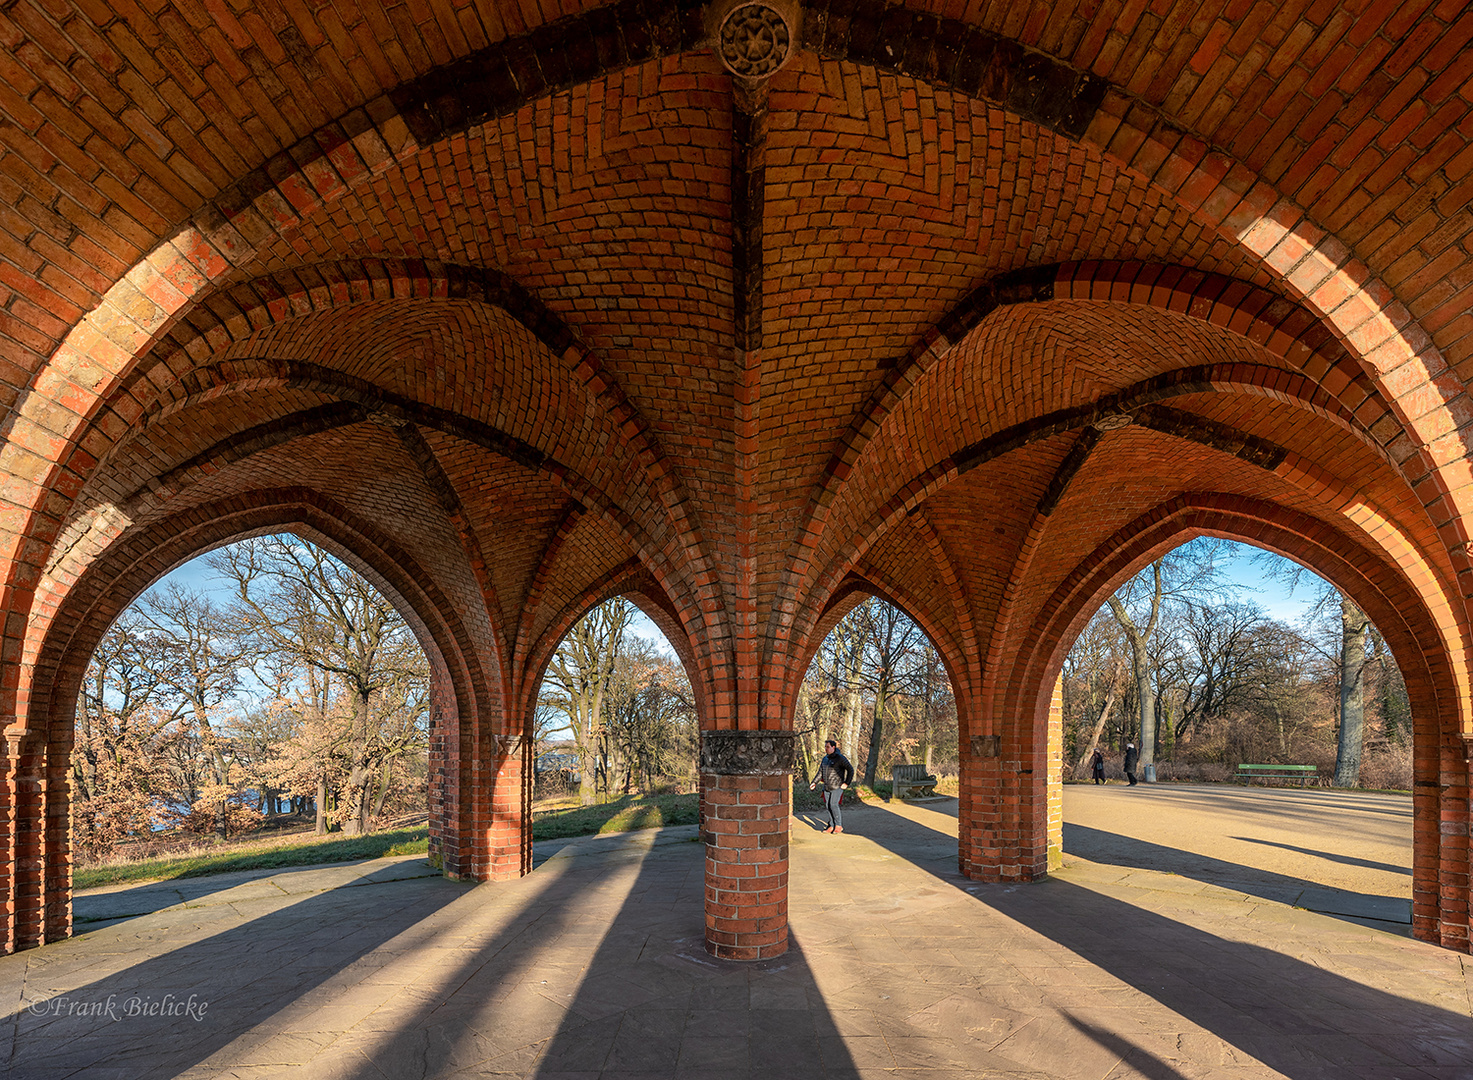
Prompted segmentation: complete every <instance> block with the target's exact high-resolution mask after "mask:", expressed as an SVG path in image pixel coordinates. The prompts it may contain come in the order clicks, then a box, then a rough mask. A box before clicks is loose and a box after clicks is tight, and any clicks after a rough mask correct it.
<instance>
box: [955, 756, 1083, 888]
mask: <svg viewBox="0 0 1473 1080" xmlns="http://www.w3.org/2000/svg"><path fill="white" fill-rule="evenodd" d="M1040 749H1041V748H1040ZM968 750H969V751H970V753H967V754H964V755H963V757H962V762H961V766H962V777H961V798H960V800H959V801H960V803H961V805H960V807H959V813H958V821H957V865H958V868H959V869H960V871H961V872H962V873H963V874H965V875H966V876H967V877H969V878H972V879H973V880H975V881H1037V880H1039V879H1041V878H1044V877H1046V876H1048V867H1049V816H1048V791H1047V780H1046V777H1045V776H1044V775H1043V771H1044V769H1045V768H1046V761H1047V755H1046V754H1043V753H1041V752H1040V753H1034V754H1031V755H1025V752H1024V750H1023V749H1022V748H1011V747H1009V746H1008V744H1007V743H1005V742H1004V741H1003V739H1002V738H1001V737H1000V736H997V735H973V736H972V737H971V739H970V740H969V744H968ZM1061 828H1062V827H1061ZM1060 835H1061V837H1062V832H1061V834H1060Z"/></svg>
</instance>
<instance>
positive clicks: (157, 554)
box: [11, 489, 530, 948]
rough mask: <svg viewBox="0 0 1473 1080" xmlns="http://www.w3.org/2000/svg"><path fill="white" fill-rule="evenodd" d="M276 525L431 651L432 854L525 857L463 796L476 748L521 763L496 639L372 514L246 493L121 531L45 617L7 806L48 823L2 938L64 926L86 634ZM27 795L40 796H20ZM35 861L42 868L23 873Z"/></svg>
mask: <svg viewBox="0 0 1473 1080" xmlns="http://www.w3.org/2000/svg"><path fill="white" fill-rule="evenodd" d="M275 532H293V533H296V534H298V535H300V536H302V537H303V538H304V539H307V540H310V541H312V542H313V543H316V544H319V545H320V546H323V547H325V548H327V549H328V550H329V551H330V552H331V553H332V554H334V555H335V556H336V557H338V558H340V559H342V560H343V561H344V562H346V563H347V564H348V565H350V566H352V567H353V569H355V570H356V571H357V572H359V573H361V574H363V575H364V576H366V577H367V578H368V579H369V580H370V581H371V582H372V583H373V585H374V587H375V588H377V589H378V590H379V591H380V592H382V593H383V594H384V595H385V596H386V597H388V598H389V599H390V601H391V602H392V603H393V604H394V606H395V607H396V608H397V609H398V610H399V612H400V614H401V615H402V616H404V618H405V619H406V621H407V622H408V623H409V625H410V627H411V629H412V630H413V631H414V633H415V636H416V638H417V639H418V640H419V642H420V644H421V646H422V647H423V648H424V650H425V653H426V655H427V656H428V657H429V660H430V668H431V673H432V699H433V710H434V715H435V732H434V734H433V735H432V748H431V757H432V761H436V762H438V763H440V771H441V780H440V782H439V783H438V784H432V791H431V795H430V801H431V820H432V828H431V832H432V848H433V854H435V855H436V856H437V857H439V858H440V859H441V860H442V861H443V862H444V864H445V866H446V868H447V870H448V871H449V872H451V873H453V874H457V875H463V876H478V875H481V874H484V869H483V868H484V867H486V866H487V865H488V861H489V863H490V864H491V865H495V864H496V863H498V861H500V862H505V861H506V860H507V859H508V858H511V859H512V860H513V861H514V863H515V864H516V865H520V864H521V862H522V861H524V859H523V856H522V854H521V853H520V849H521V848H523V847H526V846H528V845H529V844H530V834H528V836H527V837H521V836H517V837H514V838H512V842H513V843H514V850H513V851H512V852H510V853H508V852H501V851H489V850H488V849H487V842H488V837H487V830H488V825H489V820H488V819H487V817H486V813H485V808H484V807H482V806H480V805H479V804H478V802H477V801H476V799H475V798H474V787H475V785H476V784H477V779H476V773H477V772H478V771H479V770H478V769H477V767H476V765H475V763H476V762H477V761H480V760H483V759H484V760H485V761H486V762H487V763H488V764H491V765H493V775H495V776H496V777H498V781H497V782H498V783H505V782H508V778H509V775H510V773H511V772H517V770H518V769H519V768H520V763H519V762H518V761H516V760H513V761H511V762H508V761H507V760H506V757H507V754H506V753H505V744H506V740H505V736H506V735H507V734H510V733H508V732H506V731H503V730H502V729H503V726H504V723H505V718H504V717H503V715H502V710H501V708H500V697H499V695H498V694H497V692H496V687H497V684H498V683H499V682H500V674H499V671H498V669H499V668H500V667H502V666H504V664H505V659H506V658H504V657H503V656H501V655H500V653H499V652H498V650H496V649H495V648H494V645H493V643H488V642H484V641H479V640H477V639H476V634H475V632H474V631H473V630H472V629H471V628H469V627H467V626H466V625H465V624H464V623H463V622H462V621H461V620H460V619H459V617H458V616H457V615H456V614H455V606H454V604H453V603H451V602H450V600H449V599H448V598H447V597H445V596H444V595H443V594H442V593H441V591H440V589H439V586H438V585H437V584H436V582H435V578H434V576H433V575H432V574H431V573H430V572H429V570H427V569H426V568H424V567H423V566H421V565H419V564H418V562H417V561H416V560H415V558H414V557H413V556H412V555H410V553H408V552H406V551H404V550H403V549H402V548H401V547H399V546H398V545H397V544H396V543H394V541H393V540H392V539H391V538H389V537H388V536H386V535H385V534H383V533H382V532H381V531H380V530H378V529H377V528H375V527H374V526H373V525H371V524H370V523H368V522H365V521H362V520H359V519H357V518H356V517H355V516H354V515H353V514H351V513H349V512H348V511H346V510H345V509H344V508H342V507H341V506H337V505H335V504H334V503H333V502H332V501H331V500H329V499H326V498H324V497H322V496H321V495H319V494H318V493H316V492H313V491H309V490H306V489H299V490H295V491H291V490H280V489H278V490H275V491H269V492H254V493H246V494H243V495H241V496H239V497H236V498H233V499H231V500H229V501H227V502H225V503H222V504H217V505H211V506H202V507H198V508H195V509H194V510H192V511H190V512H188V513H186V514H182V515H179V516H176V517H174V518H171V519H167V520H164V521H160V522H157V523H155V524H153V525H152V526H150V527H147V528H142V529H137V530H132V531H129V532H125V533H124V534H123V535H122V536H121V537H120V538H119V539H118V541H117V542H116V543H114V544H112V545H111V546H110V547H109V548H108V550H107V552H106V553H105V554H104V555H103V557H102V558H100V559H98V560H97V561H95V562H94V563H92V564H91V565H90V566H89V567H88V568H87V570H86V571H85V572H84V573H83V574H82V576H81V578H80V579H79V580H78V582H77V583H76V585H75V587H74V588H72V589H71V590H70V591H69V592H68V594H67V596H66V597H65V599H64V600H63V601H62V602H61V604H60V605H59V606H58V608H57V611H56V613H55V617H54V618H53V619H52V620H50V623H49V627H48V631H47V633H46V634H45V636H44V638H43V639H42V641H41V643H40V646H39V648H38V653H37V657H36V659H35V661H34V670H35V672H36V674H37V676H38V678H37V681H36V682H35V683H34V687H35V689H34V690H33V692H32V695H31V700H30V701H29V703H28V704H29V706H30V707H29V708H28V709H27V712H26V718H27V721H28V723H27V726H26V727H25V728H24V729H21V730H20V731H14V730H12V733H11V738H12V743H13V744H16V748H17V749H19V750H20V751H21V755H20V761H19V762H18V765H19V768H20V771H21V772H22V774H23V775H24V774H26V773H27V772H29V773H30V774H31V775H34V776H35V777H36V783H35V784H34V786H33V787H32V788H29V789H27V788H26V787H24V786H23V787H22V789H21V792H20V797H21V799H22V800H23V801H22V802H21V804H20V805H18V806H17V808H16V810H17V812H18V813H22V814H24V813H26V812H27V811H30V812H31V813H33V814H35V815H36V816H37V817H38V818H42V819H44V820H45V821H46V822H47V827H46V829H45V831H44V832H42V831H39V830H38V831H35V832H28V833H20V834H17V835H16V837H15V839H14V841H13V842H14V844H15V846H16V851H15V852H14V862H13V865H14V866H15V867H16V871H15V876H14V878H13V880H12V882H11V887H12V894H13V895H14V896H15V897H16V903H17V920H16V931H15V939H14V942H13V947H15V948H24V947H27V946H28V945H33V944H38V943H39V942H41V941H43V940H44V941H53V940H57V939H58V938H61V937H65V936H67V935H68V934H69V933H70V931H71V906H70V905H71V877H70V865H69V859H68V858H67V853H68V851H69V838H68V826H67V823H66V814H67V808H68V796H67V787H68V777H69V774H70V757H69V755H70V752H71V747H72V738H73V730H72V723H73V711H74V709H75V706H76V700H77V694H78V692H79V689H80V685H81V680H82V678H83V675H84V673H85V671H86V667H87V664H88V663H89V661H90V660H91V657H92V652H93V651H94V649H95V648H96V646H97V643H98V642H99V641H100V640H101V638H102V636H103V634H104V633H106V631H107V629H108V627H109V626H111V625H112V623H113V621H114V620H115V619H116V618H117V617H118V616H119V615H120V614H121V613H122V612H123V611H124V609H125V608H127V606H128V605H129V604H131V603H132V602H133V601H134V600H135V599H136V598H137V597H138V596H139V595H140V594H141V593H143V592H144V591H145V590H146V589H147V588H148V586H149V585H151V584H152V583H153V582H155V581H156V580H157V579H158V578H159V577H161V576H163V575H164V574H167V573H168V572H169V571H170V570H172V569H174V568H175V567H177V566H180V565H182V564H183V563H185V562H188V561H189V560H190V559H193V558H196V557H198V556H199V555H201V554H204V553H206V552H208V551H210V550H213V549H214V548H217V547H220V546H223V545H225V544H228V543H231V542H234V541H236V540H241V539H244V538H246V537H249V536H257V535H262V534H265V533H275ZM488 646H492V647H488ZM498 740H501V741H500V742H498ZM508 765H511V766H512V768H511V769H510V770H509V769H508V767H507V766H508ZM28 798H29V799H34V800H35V801H36V802H37V803H39V805H38V806H35V807H32V806H28V805H26V803H25V801H24V800H25V799H28ZM503 839H506V838H503ZM31 848H34V850H30V849H31ZM43 867H44V871H42V868H43ZM38 871H42V872H43V873H44V877H43V878H36V879H34V880H33V879H32V876H31V875H33V874H35V873H36V872H38Z"/></svg>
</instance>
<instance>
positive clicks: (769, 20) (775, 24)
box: [716, 4, 793, 82]
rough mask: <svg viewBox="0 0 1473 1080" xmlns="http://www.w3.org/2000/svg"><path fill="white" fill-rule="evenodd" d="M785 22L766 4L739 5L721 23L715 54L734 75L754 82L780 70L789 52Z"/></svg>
mask: <svg viewBox="0 0 1473 1080" xmlns="http://www.w3.org/2000/svg"><path fill="white" fill-rule="evenodd" d="M792 40H793V35H792V31H791V28H790V27H789V24H788V19H787V18H786V17H785V16H784V15H783V13H782V12H781V11H779V10H778V9H777V8H776V7H772V6H769V5H768V4H740V5H738V6H737V7H734V8H732V9H731V11H729V12H728V13H727V15H726V17H725V18H724V19H722V20H721V28H720V30H719V32H718V40H717V45H716V48H717V52H719V53H720V54H721V62H722V63H723V64H725V65H726V69H727V70H728V71H730V72H731V73H732V74H733V75H735V76H737V77H738V78H741V79H748V80H750V81H753V82H758V81H761V80H762V79H766V78H768V77H769V76H771V75H772V74H773V73H774V72H775V71H777V69H778V68H780V67H782V66H783V63H784V62H785V61H786V60H787V58H788V55H789V53H790V52H791V48H792Z"/></svg>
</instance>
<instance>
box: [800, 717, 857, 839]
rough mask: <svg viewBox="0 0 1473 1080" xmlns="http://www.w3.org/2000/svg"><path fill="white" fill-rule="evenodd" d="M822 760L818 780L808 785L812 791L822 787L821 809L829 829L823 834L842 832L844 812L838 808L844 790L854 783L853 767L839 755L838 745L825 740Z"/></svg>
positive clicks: (846, 759)
mask: <svg viewBox="0 0 1473 1080" xmlns="http://www.w3.org/2000/svg"><path fill="white" fill-rule="evenodd" d="M823 749H824V755H823V760H822V761H820V762H819V763H818V779H817V780H815V781H814V782H813V783H811V784H809V785H808V790H810V791H812V790H813V789H814V788H817V787H818V786H820V785H822V786H823V807H824V809H825V810H827V811H828V812H829V827H828V828H827V829H825V830H824V832H831V833H841V832H843V831H844V811H843V809H842V808H841V807H840V806H839V803H840V800H842V799H843V798H844V789H845V788H847V787H848V786H849V785H850V784H852V783H853V782H854V766H853V765H851V764H849V759H848V758H846V757H845V756H844V755H843V754H841V753H839V744H838V743H836V742H834V740H833V739H826V740H825V741H824V744H823Z"/></svg>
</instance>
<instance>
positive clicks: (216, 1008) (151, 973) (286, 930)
mask: <svg viewBox="0 0 1473 1080" xmlns="http://www.w3.org/2000/svg"><path fill="white" fill-rule="evenodd" d="M468 891H469V887H468V886H465V885H462V884H459V883H456V882H452V881H447V880H445V879H443V878H427V879H422V880H418V881H412V882H408V881H405V882H396V883H393V884H378V885H362V886H357V887H352V888H341V889H329V890H327V891H325V892H321V893H315V894H307V895H305V896H304V898H303V899H301V900H298V901H296V902H295V903H290V904H289V905H288V906H286V907H280V906H278V907H276V908H274V909H273V910H264V909H263V914H261V915H260V916H259V917H257V918H250V917H249V911H250V908H251V905H252V903H253V901H250V900H242V901H239V902H237V903H236V904H230V903H221V904H218V905H211V906H205V907H201V908H199V909H198V914H197V915H194V916H192V917H193V923H192V924H191V923H190V922H187V921H182V920H181V918H180V917H179V915H177V914H173V913H171V914H170V915H167V916H161V917H159V919H157V920H155V919H152V918H148V917H143V918H139V919H136V920H133V921H131V922H129V923H128V924H127V927H126V929H125V928H123V927H118V926H113V927H109V928H105V929H102V930H98V931H96V932H94V933H91V934H88V935H87V937H86V938H85V939H83V940H81V941H78V942H75V943H64V944H62V945H58V946H48V947H47V948H44V949H40V950H36V951H34V952H28V953H24V954H21V955H18V956H14V957H7V958H6V962H7V963H8V964H15V965H23V966H24V970H25V983H24V987H25V989H24V996H23V1000H22V1002H21V1006H22V1007H21V1008H20V1009H19V1010H18V1011H15V1012H13V1013H11V1014H10V1015H9V1016H7V1017H6V1018H5V1019H4V1021H3V1023H4V1026H5V1031H6V1035H7V1036H8V1038H6V1039H5V1042H6V1043H7V1044H8V1045H3V1046H0V1059H3V1060H4V1061H5V1068H6V1069H8V1070H9V1072H5V1075H14V1076H28V1077H36V1078H41V1077H51V1076H67V1075H72V1074H74V1073H78V1072H79V1071H85V1072H86V1074H87V1075H107V1076H114V1075H116V1076H129V1077H138V1078H140V1080H142V1078H148V1077H172V1076H175V1075H177V1074H178V1073H180V1072H182V1071H184V1070H185V1069H187V1068H189V1067H191V1066H193V1065H196V1064H198V1063H200V1062H202V1061H204V1060H206V1059H207V1058H209V1057H210V1056H211V1055H212V1054H214V1053H215V1052H216V1051H218V1050H220V1049H221V1048H222V1047H224V1046H225V1045H227V1044H228V1043H230V1042H232V1041H234V1040H235V1039H236V1038H238V1037H240V1036H242V1035H246V1034H248V1033H249V1032H250V1031H251V1029H252V1028H253V1027H255V1026H256V1025H258V1024H260V1023H262V1022H263V1021H266V1020H268V1019H269V1018H270V1017H271V1016H272V1015H274V1014H275V1013H277V1012H278V1011H280V1010H281V1009H282V1008H284V1007H287V1006H290V1005H291V1004H292V1003H293V1002H295V1001H297V1000H298V999H299V998H301V997H303V996H304V995H306V994H308V993H310V992H311V991H313V990H314V989H315V988H317V987H319V986H321V985H322V984H323V983H325V982H327V981H328V980H330V979H332V978H334V977H335V976H337V975H338V974H339V973H340V972H342V971H344V970H346V969H348V968H350V967H351V966H352V965H354V964H355V963H358V962H359V961H361V960H362V959H363V957H365V956H366V955H367V954H369V953H370V952H372V951H373V950H375V949H377V948H379V947H380V946H382V945H384V943H386V942H388V941H390V940H391V939H393V938H395V937H396V936H398V935H399V934H401V933H403V932H405V931H409V930H412V929H413V928H415V927H416V926H422V925H425V924H426V921H427V920H433V919H434V917H435V916H436V915H437V913H439V912H441V911H442V910H443V909H445V908H446V907H447V906H449V905H451V904H453V903H454V902H455V901H456V900H458V899H459V898H461V897H462V896H464V895H465V894H466V893H467V892H468ZM274 902H275V903H277V904H279V903H280V901H279V899H278V900H276V901H274ZM254 903H259V904H262V905H269V904H271V903H273V901H270V900H257V901H254ZM243 914H244V915H245V921H242V915H243ZM215 926H218V927H219V929H218V930H213V929H212V927H215ZM171 938H172V939H182V943H181V944H178V945H177V947H174V948H171V949H168V951H165V952H159V951H158V950H159V949H161V948H168V945H169V942H170V939H171ZM140 941H141V942H143V943H144V946H143V947H144V948H147V949H149V951H150V952H151V954H152V955H150V956H149V958H148V959H147V960H144V961H143V962H142V963H137V964H133V965H131V966H127V967H123V968H121V969H120V970H119V969H118V965H119V963H120V962H124V963H125V962H126V960H124V959H122V958H124V957H126V955H127V953H128V952H129V951H130V950H132V949H133V948H136V947H137V943H138V942H140ZM150 943H151V944H150ZM79 949H83V950H85V949H91V950H92V953H90V954H87V955H88V959H89V960H90V961H91V964H90V966H91V968H92V969H94V970H96V969H101V971H103V972H105V973H104V974H99V975H98V976H97V977H96V978H94V979H92V980H91V981H89V982H87V983H85V984H84V985H80V986H68V985H65V983H67V982H74V981H75V980H74V976H73V975H72V973H74V972H76V971H77V970H78V968H79V965H78V964H76V963H74V962H72V961H74V960H75V959H76V958H77V957H78V951H77V950H79ZM57 972H60V973H61V974H56V973H57ZM56 983H59V984H62V985H53V984H56ZM4 1071H5V1070H4V1069H0V1072H4Z"/></svg>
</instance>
